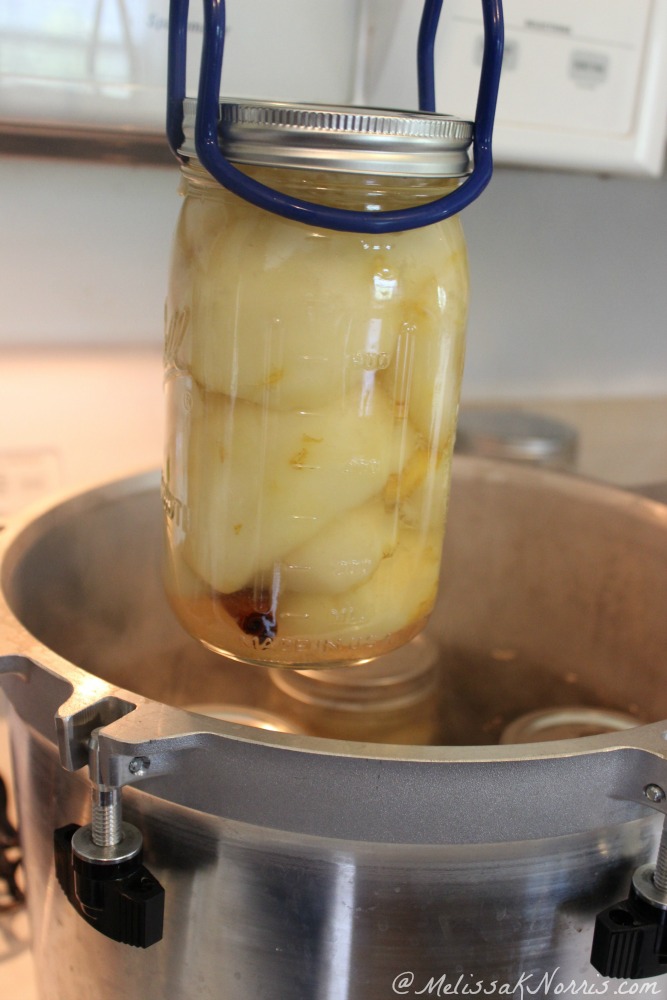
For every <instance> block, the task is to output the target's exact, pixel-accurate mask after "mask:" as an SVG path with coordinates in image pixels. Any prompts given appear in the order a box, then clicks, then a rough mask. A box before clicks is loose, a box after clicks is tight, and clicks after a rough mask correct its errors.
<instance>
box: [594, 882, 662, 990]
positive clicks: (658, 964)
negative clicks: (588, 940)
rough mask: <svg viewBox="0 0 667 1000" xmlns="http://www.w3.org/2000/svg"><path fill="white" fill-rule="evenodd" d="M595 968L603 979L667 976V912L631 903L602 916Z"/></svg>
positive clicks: (597, 932) (634, 897)
mask: <svg viewBox="0 0 667 1000" xmlns="http://www.w3.org/2000/svg"><path fill="white" fill-rule="evenodd" d="M591 965H592V966H593V968H595V969H597V971H598V972H599V973H600V974H601V975H603V976H609V977H610V978H616V979H645V978H648V977H649V976H660V975H662V974H664V973H667V910H664V909H662V908H661V907H658V906H652V905H651V904H650V903H647V902H645V901H644V900H642V899H640V897H639V896H638V895H637V894H636V892H635V891H634V889H633V890H631V892H630V896H629V897H628V899H625V900H623V901H622V902H620V903H615V904H614V905H613V906H609V907H608V908H607V909H606V910H603V911H602V913H600V914H598V916H597V918H596V921H595V931H594V933H593V947H592V950H591Z"/></svg>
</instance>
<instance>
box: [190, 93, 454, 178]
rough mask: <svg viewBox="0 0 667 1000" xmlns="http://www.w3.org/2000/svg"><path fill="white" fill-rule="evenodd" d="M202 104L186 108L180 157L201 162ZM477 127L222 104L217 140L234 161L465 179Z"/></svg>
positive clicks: (345, 111) (356, 112)
mask: <svg viewBox="0 0 667 1000" xmlns="http://www.w3.org/2000/svg"><path fill="white" fill-rule="evenodd" d="M196 111H197V102H196V100H195V99H194V98H186V99H185V101H184V102H183V133H184V137H185V138H184V141H183V144H182V146H181V149H180V152H181V153H182V154H184V155H185V156H190V157H194V156H196V151H195V140H194V129H195V115H196ZM472 138H473V123H472V122H469V121H464V120H463V119H460V118H453V117H449V116H446V115H435V114H427V113H426V112H416V111H415V112H412V111H410V112H407V111H393V110H388V109H375V108H353V107H334V106H325V105H318V104H285V103H282V102H274V101H266V102H260V101H241V100H238V101H221V103H220V117H219V122H218V141H219V143H220V148H221V149H222V150H223V152H224V154H225V156H226V157H227V158H228V159H229V160H231V161H233V162H234V163H244V164H249V165H250V164H253V165H255V166H271V167H298V168H300V169H307V170H333V171H336V172H341V173H365V174H369V173H370V174H391V175H397V176H418V177H419V176H421V177H463V176H465V175H466V174H468V173H470V170H471V169H472V163H471V144H472Z"/></svg>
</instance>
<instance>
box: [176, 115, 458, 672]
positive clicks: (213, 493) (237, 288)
mask: <svg viewBox="0 0 667 1000" xmlns="http://www.w3.org/2000/svg"><path fill="white" fill-rule="evenodd" d="M188 105H190V106H188ZM193 116H194V102H188V101H186V114H185V130H184V131H185V141H184V147H183V152H184V154H185V156H186V157H187V159H186V162H184V164H183V166H182V180H181V190H182V194H183V196H184V198H183V205H182V209H181V214H180V218H179V222H178V227H177V232H176V237H175V241H174V247H173V253H172V264H171V278H170V285H169V292H168V297H167V304H166V347H165V386H166V400H167V434H166V454H165V458H164V466H163V482H162V497H163V506H164V512H165V525H166V539H167V541H166V550H167V567H166V581H167V592H168V595H169V599H170V602H171V604H172V607H173V608H174V610H175V612H176V614H177V616H178V617H179V619H180V621H181V622H182V624H183V625H184V627H185V628H186V629H187V630H188V631H189V632H190V633H191V634H192V635H194V636H196V637H197V638H198V639H199V640H200V641H201V642H203V643H205V644H206V645H207V646H208V647H210V648H212V649H214V650H216V651H218V652H220V653H223V654H225V655H227V656H231V657H233V658H234V659H237V660H242V661H245V662H248V663H254V664H265V665H267V666H273V667H276V666H278V667H296V668H301V669H303V668H306V667H307V668H309V669H312V668H313V667H329V668H330V667H339V666H341V665H345V664H350V665H352V664H355V663H360V662H364V661H367V660H368V659H370V658H372V657H376V656H378V655H380V654H382V653H385V652H388V651H390V650H392V649H394V648H396V647H397V646H400V645H401V644H403V643H405V642H407V641H408V640H409V639H411V638H412V637H413V636H414V635H416V633H418V632H419V631H420V630H421V628H422V627H423V626H424V624H425V622H426V620H427V617H428V615H429V613H430V611H431V609H432V606H433V603H434V600H435V597H436V592H437V588H438V579H439V571H440V559H441V550H442V543H443V534H444V528H445V518H446V508H447V498H448V491H449V483H450V465H451V457H452V450H453V444H454V435H455V428H456V416H457V408H458V399H459V390H460V384H461V377H462V370H463V358H464V339H465V327H466V313H467V304H468V268H467V258H466V249H465V242H464V237H463V233H462V229H461V224H460V220H459V217H458V216H454V217H453V218H448V219H445V220H444V221H441V222H438V223H435V224H433V225H428V226H424V227H421V228H416V229H409V230H407V231H401V232H394V233H388V234H385V235H368V234H364V233H358V232H346V231H336V230H333V229H327V228H323V227H314V226H312V225H310V224H305V223H303V222H300V221H292V220H290V219H286V218H283V217H281V216H279V215H276V214H274V213H272V212H267V211H265V210H263V209H260V208H258V207H256V206H254V205H252V204H250V203H248V202H247V201H245V200H243V199H241V198H239V197H238V196H237V195H235V194H232V193H231V192H229V191H227V190H226V189H225V188H223V187H221V186H220V185H219V184H218V183H217V181H215V180H214V179H213V178H212V177H211V176H210V175H209V174H208V173H207V172H206V171H205V170H204V169H203V168H202V166H201V165H200V164H199V163H198V161H197V158H196V156H195V154H194V146H193V143H192V140H191V137H190V136H191V127H192V123H193ZM220 131H221V140H220V141H221V143H225V152H226V155H227V156H228V158H229V160H230V161H232V162H233V163H234V164H235V165H237V166H239V167H240V168H241V169H243V170H244V171H245V172H247V173H248V174H249V175H250V176H252V177H253V178H255V179H257V180H259V181H261V182H263V183H265V184H267V185H269V186H270V187H272V188H273V189H275V190H278V191H283V192H288V193H290V194H292V195H296V196H297V197H299V198H304V199H308V200H309V201H310V202H315V203H317V204H323V205H329V206H334V207H341V208H348V209H355V210H359V211H366V212H369V213H371V212H378V211H383V210H387V209H395V208H410V207H413V206H417V205H420V204H425V203H427V202H430V201H433V200H435V199H437V198H439V197H442V196H443V195H444V194H445V193H447V191H448V190H451V189H453V188H454V187H456V186H457V184H458V183H459V178H460V177H461V176H463V175H465V174H466V173H467V172H468V170H469V163H468V159H469V155H468V149H469V147H470V142H471V125H470V123H468V122H462V121H460V120H458V119H451V118H445V117H443V116H437V115H428V114H422V113H415V114H411V113H400V112H387V111H384V112H364V113H363V114H362V113H357V114H352V113H351V112H350V111H349V110H346V111H345V112H344V111H343V110H337V109H326V108H324V109H323V108H317V109H316V108H313V107H312V106H304V105H301V106H299V105H294V106H292V105H289V106H287V105H282V104H281V105H277V104H262V105H259V104H257V103H256V102H248V103H241V102H236V103H231V102H230V103H226V102H223V104H222V105H221V125H220Z"/></svg>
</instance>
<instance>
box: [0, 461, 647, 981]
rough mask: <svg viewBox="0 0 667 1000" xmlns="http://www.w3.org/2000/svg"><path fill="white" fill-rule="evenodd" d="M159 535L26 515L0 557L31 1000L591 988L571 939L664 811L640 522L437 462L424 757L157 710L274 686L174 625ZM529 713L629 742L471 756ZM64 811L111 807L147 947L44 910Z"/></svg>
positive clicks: (604, 494) (127, 499)
mask: <svg viewBox="0 0 667 1000" xmlns="http://www.w3.org/2000/svg"><path fill="white" fill-rule="evenodd" d="M159 525H160V517H159V496H158V480H157V476H156V475H153V474H149V475H146V476H142V477H138V478H132V479H127V480H122V481H120V482H115V483H112V484H110V485H105V486H102V487H101V488H98V489H94V490H92V491H89V492H86V493H83V494H81V495H78V496H73V497H71V498H69V499H65V500H62V501H59V502H57V503H55V505H51V506H49V507H46V508H45V509H42V510H41V511H37V512H35V511H32V512H31V513H30V515H29V516H28V517H25V518H23V519H18V520H17V521H15V523H14V524H13V525H12V526H10V527H9V528H8V529H7V530H6V531H5V532H4V537H3V540H2V548H3V557H2V595H1V607H0V635H1V646H0V652H1V653H2V654H3V655H2V657H1V658H0V681H1V683H2V687H3V688H4V690H5V692H6V693H7V695H8V696H9V700H10V703H11V709H10V730H11V737H12V744H13V753H14V760H15V782H16V793H17V800H18V804H19V812H20V825H21V831H22V840H23V849H24V854H25V870H26V879H27V887H28V899H29V906H30V917H31V924H32V931H33V948H34V956H35V961H36V966H37V974H38V981H39V990H40V996H41V998H42V1000H71V998H73V997H81V996H95V997H96V998H97V1000H112V998H113V1000H116V998H117V997H118V996H121V995H122V996H125V997H129V998H131V997H137V998H139V997H141V998H145V1000H153V998H155V1000H157V998H162V997H166V996H168V997H169V998H170V1000H194V998H197V1000H212V998H215V1000H238V998H241V997H242V998H253V1000H259V998H268V997H271V998H272V1000H273V998H276V997H280V998H283V997H284V998H287V997H289V998H290V1000H325V998H326V1000H338V998H340V1000H343V998H345V1000H387V998H389V997H392V996H397V995H418V994H419V991H420V990H421V991H422V994H423V993H424V992H426V994H427V995H428V994H429V993H430V994H431V995H446V993H443V990H444V989H445V987H447V986H448V987H449V991H450V992H452V991H453V990H454V988H457V989H458V992H459V993H460V992H461V990H462V989H463V987H464V986H466V985H467V986H469V987H470V989H472V988H473V985H474V984H476V983H477V984H482V986H481V987H480V989H481V988H485V989H487V991H488V990H490V991H491V993H493V992H494V991H496V992H497V991H498V990H499V989H500V986H502V985H503V984H508V986H507V989H509V988H510V987H511V988H514V989H516V988H519V987H517V986H516V984H517V983H519V984H520V986H521V984H524V985H526V986H527V985H530V986H531V987H532V988H533V989H534V991H535V992H534V994H533V995H538V996H551V995H554V993H553V989H554V983H559V982H567V983H570V982H576V983H577V984H592V985H595V984H597V985H598V986H599V985H600V984H604V983H605V982H608V980H606V979H604V978H603V977H601V975H600V974H599V973H598V972H596V971H595V969H593V967H592V966H591V964H590V954H591V939H592V935H593V921H594V918H595V915H596V914H597V913H598V912H599V911H601V910H604V909H605V908H608V907H609V906H611V905H612V904H615V903H616V901H617V900H619V899H622V898H623V897H624V896H627V894H628V887H629V885H630V881H631V879H632V877H633V873H634V872H635V871H636V870H637V869H638V868H639V869H640V871H641V870H642V866H644V865H646V864H648V863H650V862H652V861H654V860H655V855H656V851H657V838H658V835H659V832H660V824H661V816H660V814H661V813H662V812H663V811H664V810H665V800H664V791H663V792H662V795H661V794H660V793H661V790H663V789H665V788H667V759H666V758H667V754H666V746H665V737H666V733H667V723H665V722H662V721H657V720H660V719H662V718H666V717H667V686H666V685H665V683H664V673H663V671H664V661H665V650H666V649H667V616H666V615H665V612H664V606H665V601H664V599H665V593H666V590H667V508H666V507H665V506H663V505H661V504H660V503H657V502H655V501H652V500H649V499H644V498H641V497H639V496H636V495H632V494H629V493H625V492H622V491H619V490H615V489H612V488H608V487H605V486H601V485H596V484H593V483H591V482H588V481H584V480H581V479H577V478H574V477H569V476H567V475H564V474H561V473H555V472H548V471H545V470H536V469H529V468H524V467H521V466H519V465H513V464H511V463H505V464H503V463H495V462H490V461H487V460H481V459H474V458H459V459H457V460H456V462H455V472H454V484H453V492H452V505H451V519H450V527H449V530H448V541H447V544H446V549H445V555H444V560H445V561H444V572H443V585H442V592H441V594H440V597H439V601H438V605H437V611H436V613H435V614H434V616H433V618H432V620H431V623H430V626H429V627H428V633H429V634H430V636H431V637H432V638H433V639H434V640H435V641H437V642H438V643H439V644H440V647H441V661H440V685H439V711H440V726H441V742H442V744H443V745H437V746H401V747H398V746H393V745H383V744H370V743H366V744H364V743H352V742H345V741H337V740H324V739H318V738H316V737H309V736H303V735H294V734H286V733H277V732H270V731H266V730H260V729H256V728H251V727H249V726H246V725H241V724H236V723H232V722H226V721H221V720H216V719H213V718H207V717H204V716H203V715H198V714H194V713H192V712H189V711H187V710H184V709H183V708H182V707H180V706H184V705H188V704H193V703H195V702H201V701H202V693H205V695H206V699H207V700H210V701H225V702H229V703H236V704H245V705H247V706H249V707H251V708H254V709H257V710H264V709H267V710H270V709H271V707H272V702H271V690H272V685H271V684H270V683H269V681H268V679H267V678H268V675H267V673H266V672H265V671H263V670H262V669H261V668H252V667H248V666H244V665H239V664H236V663H234V662H232V661H227V660H225V659H223V658H221V657H218V656H216V655H214V654H212V653H209V652H208V651H207V650H206V649H204V648H203V647H201V646H200V645H199V644H198V643H196V642H195V641H194V640H192V639H190V638H189V637H188V636H187V635H186V634H185V633H184V632H183V631H182V630H181V628H180V626H179V625H178V624H177V623H176V622H175V620H174V619H173V617H172V614H171V612H170V610H169V609H168V607H167V605H166V602H165V599H164V597H163V591H162V583H161V576H160V568H159V551H160V528H159ZM554 706H561V707H562V706H565V707H567V706H579V707H580V708H581V707H583V708H586V707H587V706H588V707H596V708H598V707H604V708H606V709H611V710H615V711H617V712H618V711H620V712H623V713H625V714H630V715H632V716H633V717H634V718H636V719H637V721H638V723H639V724H638V725H637V726H635V727H632V728H628V729H626V730H624V731H621V732H615V733H611V734H610V733H607V734H600V735H594V736H585V737H577V738H570V739H564V740H559V741H552V742H544V743H535V742H533V743H526V744H509V745H507V744H499V742H498V740H499V739H501V738H502V737H501V731H502V730H503V729H504V727H505V726H506V725H507V724H509V723H511V722H512V720H515V719H516V718H517V717H520V716H522V715H524V714H525V713H527V712H534V711H536V710H541V709H551V708H553V707H554ZM91 787H93V789H95V788H97V790H98V792H99V789H100V787H101V788H103V789H106V790H115V792H116V793H117V796H118V797H120V795H121V792H122V803H123V808H124V812H123V818H124V820H127V821H129V822H130V823H131V825H132V828H135V827H136V828H137V829H138V831H140V834H141V836H142V837H143V863H144V865H145V867H146V869H147V870H148V871H149V872H150V875H151V877H152V878H154V879H155V880H157V881H158V882H159V884H160V885H161V886H162V888H163V889H164V925H163V928H162V932H161V933H162V938H161V940H158V941H157V942H156V943H152V944H151V946H150V947H146V948H137V947H130V946H129V945H127V944H123V943H119V942H118V941H115V940H111V939H110V938H109V937H107V936H105V935H104V934H102V933H100V931H99V930H98V929H96V928H95V927H94V926H91V925H90V923H89V922H87V921H86V920H85V919H83V918H82V916H81V915H80V914H79V913H78V912H76V910H75V908H74V907H73V906H72V905H71V904H70V902H69V900H68V898H67V896H66V894H65V892H64V891H63V890H62V889H61V886H60V885H59V884H58V881H57V878H56V873H55V866H54V851H53V833H54V830H57V829H60V828H62V827H63V825H66V824H71V823H76V824H86V823H88V821H89V814H90V805H89V800H90V791H91ZM97 805H98V814H99V795H98V798H97ZM657 912H658V914H660V913H664V910H660V909H659V908H658V910H657ZM149 943H150V942H149ZM658 958H659V956H658ZM626 968H628V969H629V968H630V966H622V967H621V966H619V967H618V969H626ZM617 971H618V970H617ZM545 977H546V978H545ZM548 977H551V978H550V979H549V978H548ZM613 981H614V982H616V981H617V980H616V979H615V980H613ZM647 982H649V980H647V979H643V980H642V982H641V983H639V984H638V983H634V984H632V985H633V986H635V987H636V986H639V985H641V986H642V987H643V986H645V984H646V983H647ZM662 982H663V980H662V978H661V977H659V978H658V979H656V980H655V981H654V982H653V990H654V992H653V994H652V995H662V990H664V986H661V985H660V983H662ZM457 983H458V984H459V985H458V987H457ZM582 988H583V987H582ZM540 990H542V991H543V992H540ZM549 990H551V992H549ZM438 991H440V992H438ZM506 992H507V991H506Z"/></svg>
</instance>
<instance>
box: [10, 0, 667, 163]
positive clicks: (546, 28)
mask: <svg viewBox="0 0 667 1000" xmlns="http://www.w3.org/2000/svg"><path fill="white" fill-rule="evenodd" d="M422 9H423V0H317V2H316V3H313V2H312V0H272V2H267V0H253V2H248V0H227V44H226V49H225V58H224V68H223V77H222V92H223V94H225V95H227V96H239V95H241V96H245V97H257V98H263V99H274V100H293V101H295V100H301V101H314V102H325V103H350V102H353V103H356V104H365V103H369V104H375V105H381V106H397V107H409V108H416V107H417V104H418V101H417V83H416V68H415V66H416V57H415V52H416V38H417V29H418V23H419V18H420V16H421V12H422ZM202 10H203V7H202V3H201V0H191V4H190V21H189V24H190V30H189V59H188V93H189V94H191V95H194V94H195V93H196V90H197V77H198V68H199V50H200V46H201V37H202V27H203V24H202V22H203V14H202ZM504 10H505V21H506V57H505V64H504V71H503V78H502V83H501V93H500V100H499V108H498V120H497V126H496V132H495V153H496V160H497V162H499V163H514V164H527V165H533V166H543V167H557V168H574V169H580V170H592V171H603V172H608V173H614V172H617V173H629V174H633V173H634V174H646V175H655V176H657V175H658V174H660V173H661V171H662V167H663V163H664V151H665V135H666V130H667V0H632V2H629V0H586V2H585V3H582V2H581V0H549V3H548V4H545V3H544V0H504ZM168 13H169V0H31V2H30V3H24V4H10V3H5V4H2V5H0V131H1V130H3V129H4V130H10V131H12V130H13V131H15V132H19V133H21V132H25V131H28V132H30V131H33V132H34V131H36V130H37V131H39V130H40V129H44V128H46V129H49V128H55V129H58V130H59V131H60V132H61V133H62V132H65V133H70V132H74V133H77V134H78V133H80V132H81V131H82V130H83V131H84V132H85V131H86V130H99V129H102V130H107V131H121V132H123V133H125V134H127V133H128V132H129V133H132V132H133V131H134V132H140V133H142V134H153V135H158V134H162V133H163V130H164V118H165V110H164V105H165V83H166V72H167V70H166V67H167V23H168ZM481 38H482V28H481V4H480V2H479V0H446V2H445V3H444V4H443V11H442V15H441V25H440V29H439V31H438V38H437V45H436V61H437V67H436V89H437V103H438V110H442V111H445V112H447V113H451V114H458V115H461V116H462V117H472V116H473V113H474V105H475V97H476V92H477V82H478V76H479V62H480V56H481Z"/></svg>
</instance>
